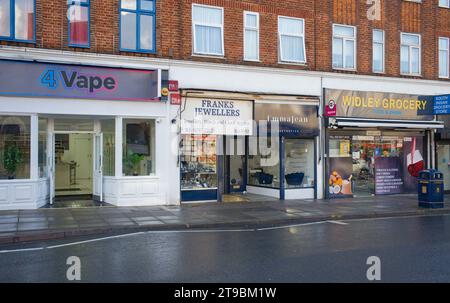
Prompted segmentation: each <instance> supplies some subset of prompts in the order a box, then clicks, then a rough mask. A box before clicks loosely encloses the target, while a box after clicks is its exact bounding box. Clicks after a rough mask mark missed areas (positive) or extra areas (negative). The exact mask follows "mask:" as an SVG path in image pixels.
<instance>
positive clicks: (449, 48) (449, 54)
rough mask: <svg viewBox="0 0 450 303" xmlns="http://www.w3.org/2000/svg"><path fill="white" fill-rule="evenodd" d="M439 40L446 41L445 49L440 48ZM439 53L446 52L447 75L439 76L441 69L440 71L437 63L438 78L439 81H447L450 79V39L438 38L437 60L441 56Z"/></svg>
mask: <svg viewBox="0 0 450 303" xmlns="http://www.w3.org/2000/svg"><path fill="white" fill-rule="evenodd" d="M441 39H442V40H447V49H441V48H440V40H441ZM441 51H445V52H447V75H445V76H441V69H440V66H441V62H440V61H439V64H438V76H439V78H441V79H448V78H450V38H448V37H439V39H438V58H439V60H440V58H441V56H440V53H441Z"/></svg>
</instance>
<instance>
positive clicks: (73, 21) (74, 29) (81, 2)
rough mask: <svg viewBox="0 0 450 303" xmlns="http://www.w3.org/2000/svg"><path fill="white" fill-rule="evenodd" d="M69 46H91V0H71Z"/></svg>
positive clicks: (69, 2)
mask: <svg viewBox="0 0 450 303" xmlns="http://www.w3.org/2000/svg"><path fill="white" fill-rule="evenodd" d="M68 4H69V12H68V18H69V46H74V47H89V43H90V37H89V35H90V34H89V32H90V31H89V26H90V24H89V22H90V20H89V19H90V0H69V1H68Z"/></svg>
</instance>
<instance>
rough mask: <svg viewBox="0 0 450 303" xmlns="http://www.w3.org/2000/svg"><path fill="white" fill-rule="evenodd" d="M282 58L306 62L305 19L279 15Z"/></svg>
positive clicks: (285, 60) (283, 59) (289, 60)
mask: <svg viewBox="0 0 450 303" xmlns="http://www.w3.org/2000/svg"><path fill="white" fill-rule="evenodd" d="M278 36H279V44H280V60H281V61H284V62H294V63H305V62H306V55H305V54H306V50H305V21H304V20H303V19H296V18H288V17H278Z"/></svg>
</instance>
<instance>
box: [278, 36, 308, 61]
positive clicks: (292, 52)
mask: <svg viewBox="0 0 450 303" xmlns="http://www.w3.org/2000/svg"><path fill="white" fill-rule="evenodd" d="M281 44H282V55H281V56H282V57H281V58H282V60H285V61H299V62H303V61H305V54H304V53H303V38H302V37H292V36H281Z"/></svg>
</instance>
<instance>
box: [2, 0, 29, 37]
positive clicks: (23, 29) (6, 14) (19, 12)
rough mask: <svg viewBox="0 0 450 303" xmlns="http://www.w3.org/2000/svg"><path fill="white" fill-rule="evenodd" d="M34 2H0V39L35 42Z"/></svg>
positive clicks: (5, 0) (16, 0)
mask: <svg viewBox="0 0 450 303" xmlns="http://www.w3.org/2000/svg"><path fill="white" fill-rule="evenodd" d="M34 5H35V0H0V39H6V40H14V41H19V42H34V41H35V7H34Z"/></svg>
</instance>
